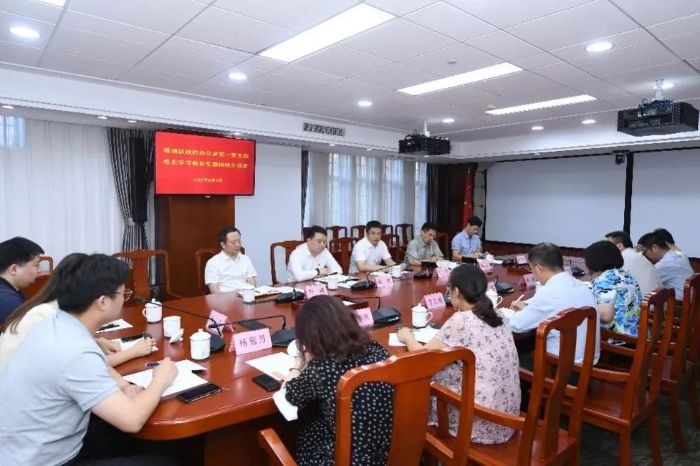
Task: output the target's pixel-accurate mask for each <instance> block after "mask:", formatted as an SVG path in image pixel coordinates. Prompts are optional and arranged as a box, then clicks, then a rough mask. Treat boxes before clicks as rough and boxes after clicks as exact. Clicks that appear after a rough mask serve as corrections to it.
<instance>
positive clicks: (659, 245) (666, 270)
mask: <svg viewBox="0 0 700 466" xmlns="http://www.w3.org/2000/svg"><path fill="white" fill-rule="evenodd" d="M638 246H639V249H640V250H641V251H642V254H644V257H646V258H647V259H649V261H650V262H651V263H652V264H654V266H656V270H658V271H659V276H660V277H661V285H662V286H663V287H665V288H673V289H674V291H675V293H676V299H677V300H679V301H682V300H683V287H684V285H685V281H686V280H687V279H688V278H689V277H690V276H691V275H693V268H692V267H691V266H690V262H689V261H688V258H687V257H685V256H682V255H680V254H677V253H675V252H673V251H671V250H670V249H669V247H668V244H667V243H666V241H664V239H663V238H662V237H661V236H659V235H657V234H656V233H647V234H645V235H642V237H641V238H639V243H638Z"/></svg>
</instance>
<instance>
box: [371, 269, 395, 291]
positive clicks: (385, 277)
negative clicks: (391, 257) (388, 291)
mask: <svg viewBox="0 0 700 466" xmlns="http://www.w3.org/2000/svg"><path fill="white" fill-rule="evenodd" d="M371 277H372V281H374V284H375V285H377V288H391V287H392V286H394V279H393V278H391V275H389V274H387V273H382V274H377V275H371Z"/></svg>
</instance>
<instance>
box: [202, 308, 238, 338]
mask: <svg viewBox="0 0 700 466" xmlns="http://www.w3.org/2000/svg"><path fill="white" fill-rule="evenodd" d="M209 318H210V319H211V320H213V321H214V322H216V325H218V328H212V327H210V326H209V325H207V330H208V331H209V333H213V334H214V335H219V334H220V333H219V332H221V333H223V332H225V331H226V329H227V328H230V327H231V326H230V325H227V324H228V323H229V320H228V316H226V315H225V314H222V313H220V312H218V311H215V310H213V309H212V311H211V312H210V313H209ZM217 330H218V331H217ZM232 331H233V330H232Z"/></svg>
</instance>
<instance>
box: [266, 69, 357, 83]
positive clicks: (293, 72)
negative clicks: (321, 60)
mask: <svg viewBox="0 0 700 466" xmlns="http://www.w3.org/2000/svg"><path fill="white" fill-rule="evenodd" d="M270 74H278V75H281V76H286V77H288V78H292V79H298V80H299V81H303V82H305V83H309V84H313V85H315V86H325V85H328V84H331V83H337V82H339V81H342V80H343V79H344V78H343V77H341V76H336V75H334V74H330V73H323V72H321V71H316V70H312V69H309V68H304V67H302V66H297V65H286V66H283V67H281V68H278V69H276V70H274V71H272V72H271V73H270Z"/></svg>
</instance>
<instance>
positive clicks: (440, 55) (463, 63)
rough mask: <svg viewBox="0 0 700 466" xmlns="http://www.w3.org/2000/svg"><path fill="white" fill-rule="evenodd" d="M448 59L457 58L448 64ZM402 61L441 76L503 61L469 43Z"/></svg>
mask: <svg viewBox="0 0 700 466" xmlns="http://www.w3.org/2000/svg"><path fill="white" fill-rule="evenodd" d="M449 60H457V63H455V64H454V65H449V64H448V63H447V62H448V61H449ZM403 63H404V64H406V65H409V66H412V67H414V68H418V69H420V70H423V71H425V72H428V73H432V74H435V75H438V76H441V77H442V76H452V75H455V74H459V73H466V72H467V71H473V70H477V69H479V68H485V67H487V66H492V65H497V64H499V63H503V60H501V59H499V58H496V57H494V56H493V55H490V54H488V53H486V52H482V51H481V50H478V49H475V48H474V47H470V46H469V45H466V44H455V45H450V46H449V47H445V48H443V49H440V50H435V51H432V52H428V53H426V54H424V55H419V56H417V57H413V58H410V59H408V60H405V61H404V62H403Z"/></svg>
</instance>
